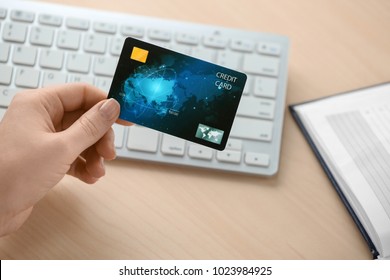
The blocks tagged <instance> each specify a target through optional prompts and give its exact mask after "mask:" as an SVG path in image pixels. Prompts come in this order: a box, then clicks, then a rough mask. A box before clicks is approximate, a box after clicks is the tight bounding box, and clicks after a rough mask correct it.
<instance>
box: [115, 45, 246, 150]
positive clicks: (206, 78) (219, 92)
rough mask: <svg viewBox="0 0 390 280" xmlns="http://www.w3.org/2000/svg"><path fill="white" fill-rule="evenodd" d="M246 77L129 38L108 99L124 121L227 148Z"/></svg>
mask: <svg viewBox="0 0 390 280" xmlns="http://www.w3.org/2000/svg"><path fill="white" fill-rule="evenodd" d="M245 82H246V75H245V74H244V73H241V72H237V71H235V70H232V69H228V68H226V67H223V66H219V65H216V64H213V63H210V62H207V61H203V60H200V59H197V58H194V57H191V56H188V55H184V54H181V53H177V52H174V51H172V50H169V49H165V48H162V47H159V46H156V45H153V44H150V43H147V42H144V41H140V40H137V39H134V38H126V40H125V43H124V46H123V49H122V53H121V55H120V58H119V62H118V66H117V68H116V71H115V75H114V78H113V81H112V84H111V88H110V92H109V95H108V98H115V99H116V100H117V101H118V102H119V103H120V105H121V112H120V116H119V118H120V119H123V120H126V121H130V122H133V123H135V124H138V125H141V126H145V127H148V128H152V129H155V130H158V131H161V132H163V133H167V134H171V135H173V136H176V137H180V138H183V139H185V140H189V141H192V142H195V143H198V144H201V145H205V146H208V147H211V148H214V149H217V150H223V149H224V148H225V146H226V142H227V139H228V137H229V133H230V130H231V127H232V125H233V121H234V117H235V114H236V111H237V108H238V104H239V102H240V99H241V95H242V92H243V89H244V86H245Z"/></svg>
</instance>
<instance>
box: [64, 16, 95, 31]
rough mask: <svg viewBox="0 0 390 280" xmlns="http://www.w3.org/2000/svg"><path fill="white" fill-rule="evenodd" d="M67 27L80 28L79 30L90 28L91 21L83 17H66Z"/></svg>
mask: <svg viewBox="0 0 390 280" xmlns="http://www.w3.org/2000/svg"><path fill="white" fill-rule="evenodd" d="M65 24H66V27H69V28H72V29H79V30H88V28H89V21H88V20H86V19H82V18H74V17H71V18H67V19H66V23H65Z"/></svg>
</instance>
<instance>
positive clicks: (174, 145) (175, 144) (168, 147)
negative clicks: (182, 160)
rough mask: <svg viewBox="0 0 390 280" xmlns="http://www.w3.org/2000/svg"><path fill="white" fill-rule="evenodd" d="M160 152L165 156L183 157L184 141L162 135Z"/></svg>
mask: <svg viewBox="0 0 390 280" xmlns="http://www.w3.org/2000/svg"><path fill="white" fill-rule="evenodd" d="M161 152H162V153H163V154H166V155H174V156H184V152H185V141H184V140H183V139H180V138H177V137H174V136H171V135H169V134H163V139H162V143H161Z"/></svg>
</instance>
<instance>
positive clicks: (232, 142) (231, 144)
mask: <svg viewBox="0 0 390 280" xmlns="http://www.w3.org/2000/svg"><path fill="white" fill-rule="evenodd" d="M226 149H228V150H236V151H241V150H242V140H240V139H232V138H229V139H228V141H227V143H226Z"/></svg>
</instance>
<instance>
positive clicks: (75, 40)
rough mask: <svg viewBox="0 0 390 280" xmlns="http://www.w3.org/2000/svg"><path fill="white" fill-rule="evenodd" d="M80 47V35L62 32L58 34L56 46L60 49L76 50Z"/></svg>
mask: <svg viewBox="0 0 390 280" xmlns="http://www.w3.org/2000/svg"><path fill="white" fill-rule="evenodd" d="M79 45H80V33H79V32H77V31H69V30H63V31H60V32H59V33H58V39H57V46H58V47H59V48H61V49H71V50H77V49H78V48H79Z"/></svg>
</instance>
